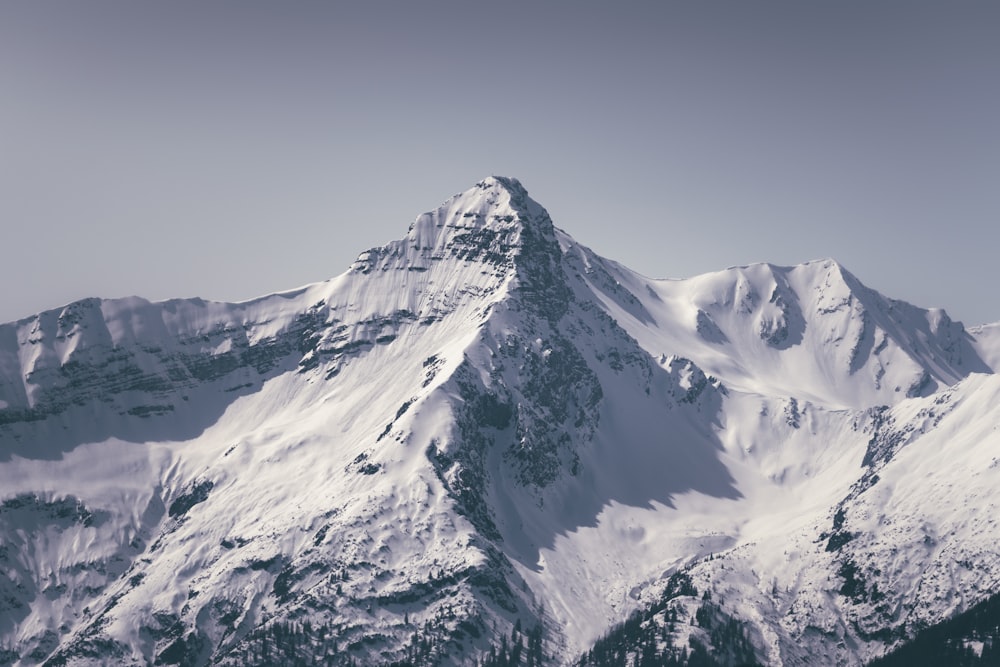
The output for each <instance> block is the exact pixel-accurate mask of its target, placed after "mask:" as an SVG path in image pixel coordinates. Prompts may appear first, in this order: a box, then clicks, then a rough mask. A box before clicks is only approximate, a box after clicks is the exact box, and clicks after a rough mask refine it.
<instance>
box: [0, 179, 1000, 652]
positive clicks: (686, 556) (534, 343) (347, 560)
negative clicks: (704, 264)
mask: <svg viewBox="0 0 1000 667" xmlns="http://www.w3.org/2000/svg"><path fill="white" fill-rule="evenodd" d="M991 332H992V329H991V328H989V327H983V328H979V329H975V330H973V331H972V332H971V333H970V332H967V331H965V329H964V327H962V326H961V324H960V323H954V322H951V321H950V319H948V318H947V315H946V314H944V313H943V311H935V310H923V309H919V308H916V307H914V306H910V305H909V304H905V303H903V302H899V301H894V300H891V299H887V298H885V297H882V296H881V295H879V294H878V293H877V292H874V291H873V290H869V289H868V288H866V287H864V285H863V284H862V283H860V281H857V279H856V278H854V277H853V275H851V274H850V273H849V272H847V271H846V270H845V269H843V268H842V267H840V265H839V264H837V263H835V262H833V261H831V260H820V261H816V262H809V263H806V264H803V265H798V266H795V267H776V266H774V265H769V264H757V265H749V266H746V267H735V268H731V269H727V270H725V271H721V272H716V273H713V274H705V275H704V276H699V277H695V278H691V279H687V280H671V281H663V280H651V279H648V278H645V277H643V276H640V275H639V274H637V273H634V272H632V271H630V270H628V269H627V268H626V267H624V266H622V265H620V264H618V263H616V262H613V261H611V260H606V259H604V258H602V257H600V256H598V255H596V254H595V253H593V252H592V251H591V250H589V249H587V248H585V247H583V246H581V245H579V244H577V243H576V242H575V241H574V240H573V239H572V238H571V237H569V236H568V235H567V234H566V233H565V232H563V231H562V230H560V229H558V228H556V227H555V226H554V225H553V223H552V220H551V219H550V217H549V216H548V213H547V212H546V211H545V209H544V208H543V207H541V206H540V205H539V204H537V203H536V202H534V201H533V200H532V199H530V197H529V196H528V194H527V191H526V190H524V188H523V186H521V185H520V183H519V182H517V181H516V180H514V179H506V178H503V177H492V178H490V179H486V180H484V181H482V182H480V183H479V184H477V185H476V186H474V187H473V188H472V189H470V190H468V191H466V192H464V193H461V194H459V195H455V196H454V197H452V198H451V199H449V200H447V201H446V202H445V203H444V204H442V206H441V207H439V208H438V209H435V210H434V211H431V212H429V213H427V214H424V215H422V216H419V217H418V218H417V219H416V221H415V222H414V223H413V225H411V227H410V229H409V231H408V232H407V235H406V237H405V238H404V239H402V240H400V241H394V242H391V243H389V244H386V245H384V246H381V247H379V248H373V249H371V250H369V251H366V252H363V253H361V254H360V255H359V258H358V260H357V261H356V262H355V263H354V264H352V266H351V267H350V268H349V269H348V271H347V272H346V273H344V274H342V275H341V276H338V277H336V278H333V279H331V280H328V281H325V282H322V283H316V284H314V285H309V286H305V287H302V288H299V289H296V290H292V291H289V292H284V293H277V294H273V295H268V296H265V297H260V298H258V299H254V300H250V301H246V302H242V303H239V304H224V303H215V302H208V301H203V300H171V301H167V302H161V303H149V302H146V301H144V300H141V299H136V298H132V299H125V300H113V301H101V300H96V299H91V300H85V301H81V302H76V303H74V304H70V305H69V306H67V307H65V308H62V309H54V310H50V311H46V312H44V313H41V314H39V315H37V316H34V317H29V318H24V319H22V320H19V321H18V322H15V323H9V324H4V325H0V401H3V403H0V488H2V489H3V492H2V493H0V539H2V540H3V545H2V546H3V547H4V549H6V551H3V554H2V555H0V563H2V564H3V565H4V566H5V568H6V572H8V574H7V575H6V578H5V579H2V580H0V595H2V596H3V597H2V599H3V600H5V601H6V602H7V610H6V612H2V613H0V648H3V650H5V651H7V653H4V655H10V656H15V657H14V658H10V659H9V660H8V662H11V663H17V664H31V663H32V662H36V663H42V662H44V663H46V664H52V665H56V664H81V665H82V664H100V663H101V662H106V661H107V660H111V659H113V660H115V661H116V662H121V663H122V664H149V663H154V662H158V663H161V664H265V663H266V660H265V659H264V657H263V651H264V650H265V648H267V650H278V649H277V648H276V647H277V646H278V645H280V646H282V647H283V648H281V650H282V651H291V653H283V654H282V655H285V659H287V661H289V662H292V661H293V660H292V658H294V659H295V660H325V661H327V662H330V663H332V664H349V663H350V661H351V660H355V661H361V662H362V663H363V664H381V663H384V664H389V663H392V662H397V663H399V662H400V661H402V663H404V664H473V663H474V662H476V661H478V660H482V659H486V660H488V659H489V658H488V657H489V655H491V653H490V652H491V651H492V652H493V653H492V655H494V656H496V655H497V651H500V650H501V649H503V650H512V645H509V644H510V643H511V642H513V641H514V637H515V636H520V637H521V641H527V639H528V637H529V635H530V638H531V645H532V648H531V651H528V650H527V649H524V653H523V654H522V658H523V659H524V660H527V659H529V658H528V657H527V655H528V653H529V652H530V653H531V655H532V657H531V658H530V659H531V660H534V661H535V663H534V664H538V660H540V659H541V658H540V657H539V656H540V655H541V656H545V663H546V664H549V663H551V664H568V663H570V662H574V661H576V660H577V658H578V657H580V656H581V655H583V654H584V653H585V652H586V651H587V650H588V649H589V648H590V647H592V646H593V645H594V642H595V641H596V640H597V639H598V638H599V637H600V636H601V635H603V634H604V633H606V632H608V631H609V630H610V628H612V626H613V625H614V624H615V623H616V622H620V621H624V620H625V619H626V618H627V616H628V614H629V613H631V612H633V611H636V610H641V609H643V608H646V606H647V605H653V607H650V608H659V607H656V605H659V604H660V602H659V600H660V599H661V595H664V591H673V592H674V593H676V592H677V591H678V590H682V589H683V590H684V591H688V589H687V588H684V587H681V588H677V587H676V582H677V581H678V580H677V579H676V578H675V575H677V576H682V575H683V576H685V577H689V578H690V581H691V582H692V585H694V586H697V588H698V590H700V591H702V592H708V593H711V594H712V595H713V596H714V598H713V599H714V600H716V602H713V603H712V604H713V605H715V606H714V607H712V611H710V612H709V611H704V612H698V610H699V609H701V608H702V607H704V606H705V603H704V602H698V600H697V599H696V598H695V596H692V595H687V594H685V595H680V596H675V597H672V598H670V600H669V601H668V605H667V607H664V608H662V609H661V611H659V612H657V613H659V614H660V616H656V617H655V618H654V617H652V616H651V617H650V620H649V621H647V622H649V623H654V624H660V623H661V620H662V624H661V625H657V628H658V630H657V632H659V633H660V635H661V636H667V635H669V636H671V637H673V639H674V640H676V641H673V643H672V644H671V646H675V647H676V646H681V645H687V644H688V642H689V641H690V640H691V639H692V638H693V639H694V640H695V641H696V643H697V642H701V643H702V645H703V648H704V650H706V651H708V654H709V655H711V654H712V651H720V653H718V656H717V657H719V659H721V656H722V655H723V653H721V652H722V651H724V650H725V649H724V648H723V647H722V646H721V645H719V646H718V647H715V646H714V645H713V644H712V642H711V638H710V637H709V633H707V632H705V631H703V629H699V627H700V626H698V625H697V624H689V625H684V624H681V625H680V626H678V625H677V624H676V621H668V620H667V619H666V616H663V614H664V613H668V611H669V609H673V610H674V611H673V612H669V613H675V612H682V614H681V615H682V616H683V615H684V614H686V618H690V617H691V616H693V615H695V614H696V612H698V613H700V614H702V616H704V614H709V615H712V617H713V618H716V617H718V618H719V619H722V618H728V619H731V620H732V621H733V622H737V623H738V624H740V627H744V628H745V632H746V636H747V637H749V639H748V640H747V641H748V642H749V644H748V645H749V646H751V647H752V650H753V652H754V654H755V655H756V656H757V659H758V660H759V661H762V662H765V663H767V664H798V663H800V662H802V661H811V660H815V659H818V658H819V657H821V656H826V655H828V654H829V655H836V656H837V661H838V662H842V663H845V664H860V663H861V662H862V661H864V660H868V659H870V658H871V657H874V656H876V655H880V654H881V653H883V652H884V651H885V650H887V649H888V648H889V647H891V646H893V645H895V643H898V642H899V641H902V638H904V637H905V636H907V633H910V632H911V630H912V628H914V627H916V626H915V624H918V623H929V622H935V620H941V619H943V618H945V617H946V616H947V615H948V614H951V613H954V612H955V611H956V610H958V609H960V607H961V605H962V604H965V605H966V606H971V604H972V603H974V602H975V601H976V600H977V599H978V598H981V596H983V595H985V593H986V592H987V591H985V590H984V589H982V587H979V586H978V585H977V581H978V580H979V579H978V578H980V577H987V576H994V575H1000V572H998V571H997V568H998V567H1000V566H998V565H997V564H996V563H994V562H993V560H991V559H989V558H987V555H986V554H987V553H988V551H986V549H987V546H986V544H987V542H988V540H989V539H990V535H992V533H991V532H990V529H989V527H988V525H986V524H982V523H981V522H977V523H974V524H973V525H975V526H976V530H977V531H978V533H976V534H975V535H979V536H978V537H976V536H975V535H971V536H970V534H969V533H968V532H967V531H966V530H965V529H963V528H962V522H961V515H960V512H958V510H957V509H955V508H958V507H961V503H960V502H958V501H957V500H948V501H947V502H946V500H947V497H946V495H945V494H946V490H947V489H949V488H954V487H955V484H956V481H957V482H958V483H961V481H962V480H965V479H966V477H968V478H969V479H974V480H975V482H974V483H967V484H965V485H964V488H962V487H960V488H959V490H957V491H952V493H953V494H958V495H961V494H965V497H967V498H968V499H969V502H975V503H979V504H982V503H987V504H988V503H989V502H991V501H990V497H991V496H990V491H989V489H990V488H991V486H990V485H991V484H992V480H993V478H992V477H991V475H992V473H990V472H988V471H989V470H992V468H989V467H988V468H986V472H982V471H978V469H976V468H975V467H974V466H972V464H971V463H970V466H969V467H966V468H960V469H961V471H962V476H956V477H947V476H943V477H941V478H940V482H934V484H933V485H932V486H930V487H928V488H929V489H930V493H929V497H933V498H935V499H936V500H935V502H937V503H938V504H939V505H941V506H942V507H944V506H945V505H947V506H948V507H950V508H952V509H951V510H948V511H947V512H945V511H944V510H941V511H938V510H935V509H934V508H933V507H930V506H929V505H927V504H925V503H924V501H923V500H922V499H921V495H920V493H919V492H917V491H914V490H913V489H915V488H917V489H918V488H919V485H917V486H914V485H915V484H916V483H917V481H916V478H915V477H913V476H911V475H910V474H909V473H908V471H909V470H911V469H912V470H918V471H920V470H923V471H924V472H926V466H924V467H922V466H921V465H919V464H917V463H913V462H912V459H913V456H914V454H913V452H928V454H926V455H925V458H927V460H928V461H938V462H939V463H938V465H942V464H941V463H940V461H941V460H942V457H945V460H946V459H947V457H948V456H953V455H954V454H948V453H942V452H939V451H938V449H941V447H940V446H939V445H940V443H948V442H954V443H958V444H957V445H952V447H959V448H962V451H966V452H971V453H973V454H974V456H975V457H976V461H979V460H985V459H984V458H983V457H986V456H987V453H988V452H989V451H990V446H991V445H992V444H993V443H995V441H996V438H997V436H996V435H995V433H994V432H993V431H991V430H990V429H989V428H988V427H987V426H988V424H989V415H990V414H993V411H994V410H995V409H994V408H993V407H991V406H992V405H993V404H992V403H991V397H993V396H994V395H996V394H997V393H1000V387H998V386H996V385H997V381H996V378H995V376H993V375H989V373H990V372H991V371H992V367H991V361H992V360H994V359H995V358H996V350H1000V346H996V344H995V339H994V338H991V337H990V333H991ZM977 335H979V337H978V338H977V337H976V336H977ZM376 378H381V379H383V381H381V382H375V381H373V379H376ZM970 415H981V417H980V419H978V420H975V419H973V420H972V421H971V422H970V423H969V424H966V423H965V422H969V421H970ZM925 443H929V444H925ZM947 451H948V452H950V451H951V450H947ZM901 460H908V461H911V462H910V463H908V464H907V465H902V464H900V463H898V461H901ZM985 465H987V466H989V465H990V464H989V462H988V461H986V462H985ZM956 469H958V468H956ZM956 475H957V473H956ZM883 480H894V481H892V483H891V484H890V483H889V482H887V481H883ZM949 485H950V486H949ZM896 490H899V492H898V493H896ZM904 491H905V492H904ZM885 498H889V499H890V500H891V501H892V502H894V503H895V506H897V507H899V508H901V509H899V513H898V516H897V517H890V516H888V515H886V514H885V513H884V512H882V513H880V512H879V510H878V508H879V507H880V505H879V502H880V501H879V500H878V499H885ZM873 517H875V518H873ZM879 517H881V518H879ZM887 520H889V521H891V520H895V521H896V523H897V524H898V525H899V526H900V528H899V531H897V532H896V533H893V538H892V539H891V540H890V539H888V538H884V537H882V536H880V531H882V528H881V527H880V526H882V525H883V524H882V523H880V522H883V521H887ZM932 524H933V525H934V526H935V537H934V539H935V540H937V541H939V542H941V543H943V544H947V545H950V546H949V547H948V548H949V549H951V551H947V552H946V553H949V554H953V560H962V561H963V562H967V563H969V564H970V565H969V567H968V568H966V569H965V570H964V572H966V574H962V575H961V576H959V575H956V574H955V573H953V572H952V571H951V569H949V568H951V567H952V566H951V565H949V563H951V562H953V561H952V560H942V559H941V558H940V557H939V556H938V553H939V552H938V551H935V550H933V549H931V550H927V549H925V548H924V547H922V546H920V541H919V540H914V541H915V544H914V545H911V546H907V547H906V550H905V555H906V557H907V558H909V559H910V560H909V562H910V563H911V565H906V566H905V567H903V566H902V565H900V563H902V560H901V559H902V556H899V555H893V552H892V551H891V549H892V548H893V546H895V547H896V549H897V550H898V549H899V548H900V547H899V544H898V543H899V541H900V540H901V539H902V538H901V537H900V536H901V535H902V536H913V535H918V534H921V532H920V531H921V530H923V528H921V526H923V525H932ZM938 529H940V530H938ZM948 531H951V532H948ZM921 539H922V538H921ZM777 541H784V542H785V544H786V548H785V553H784V554H782V553H781V550H780V549H774V548H771V547H769V546H768V545H769V544H770V543H772V542H777ZM904 542H905V540H904ZM905 544H907V545H909V542H905ZM963 544H964V545H966V546H963ZM75 545H84V547H83V548H78V546H75ZM911 547H912V548H911ZM789 550H792V552H793V554H794V559H793V560H789V558H790V557H789V556H788V552H789ZM949 558H950V557H949ZM962 567H964V566H962ZM947 576H950V577H952V579H953V580H954V581H956V582H958V583H956V585H955V588H954V590H953V591H952V594H951V595H949V596H947V597H943V598H941V599H940V600H938V599H937V598H934V597H933V595H930V594H928V593H927V589H925V588H922V587H921V586H920V582H921V581H923V580H925V579H926V580H927V581H935V580H942V579H941V578H942V577H947ZM768 577H773V582H772V581H768ZM894 577H895V579H894ZM671 582H674V583H671ZM772 584H773V585H772ZM929 585H930V584H928V586H929ZM772 591H773V592H772ZM779 591H780V594H779ZM922 591H923V592H922ZM671 595H673V593H671ZM880 595H881V596H882V597H879V596H880ZM928 595H930V597H928ZM722 600H725V601H726V602H725V603H723V602H722ZM962 600H964V601H965V602H962ZM918 603H919V604H922V605H924V609H923V611H922V612H921V614H922V615H917V616H913V617H912V618H911V617H910V616H908V615H905V614H902V613H895V614H894V613H892V611H891V610H892V608H893V607H892V605H893V604H895V605H897V609H898V608H902V607H901V605H909V604H918ZM671 605H672V606H671ZM907 613H909V612H907ZM654 616H655V615H654ZM657 619H661V620H657ZM917 619H919V620H917ZM306 622H308V623H309V628H310V629H309V630H308V632H307V631H306V630H305V629H304V625H303V624H304V623H306ZM719 622H720V623H721V622H722V621H719ZM727 622H728V621H727ZM670 623H674V626H673V628H674V629H672V630H671V629H670V627H671V626H670ZM817 627H818V628H822V632H821V633H820V634H819V635H815V634H813V633H811V631H810V628H817ZM515 628H521V629H520V630H517V631H516V632H515ZM319 629H322V633H323V634H322V635H319V634H317V633H318V632H319ZM296 633H298V634H296ZM671 633H673V634H671ZM289 637H299V639H297V640H295V642H298V643H294V642H293V643H289V642H291V641H292V640H290V639H289ZM303 637H308V639H303ZM501 638H502V639H503V642H506V643H505V644H504V646H506V648H505V649H504V648H503V646H501ZM276 642H277V643H276ZM282 642H284V643H282ZM656 650H658V651H660V652H661V654H660V657H661V658H664V659H666V653H665V652H666V651H668V650H672V649H668V648H667V647H666V644H664V645H662V646H660V647H659V648H658V649H656ZM678 655H679V654H678ZM273 657H274V656H273V655H272V658H273ZM262 661H263V662H262ZM0 662H2V661H0Z"/></svg>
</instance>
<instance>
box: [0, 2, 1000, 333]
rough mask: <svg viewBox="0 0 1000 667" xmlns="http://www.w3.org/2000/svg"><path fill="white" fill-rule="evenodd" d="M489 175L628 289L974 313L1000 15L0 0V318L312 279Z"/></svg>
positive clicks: (256, 289)
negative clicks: (81, 302)
mask: <svg viewBox="0 0 1000 667" xmlns="http://www.w3.org/2000/svg"><path fill="white" fill-rule="evenodd" d="M490 174H501V175H508V176H515V177H517V178H519V179H520V180H521V182H522V183H523V184H524V185H525V187H527V188H528V190H529V192H530V193H531V194H532V196H533V197H534V198H535V199H537V200H538V201H539V202H540V203H541V204H543V205H544V206H546V207H547V208H548V210H549V212H550V213H551V214H552V217H553V219H554V221H555V223H556V224H557V225H558V226H560V227H562V228H563V229H565V230H566V231H567V232H569V233H570V234H571V235H573V236H574V237H575V238H576V239H577V240H578V241H580V242H582V243H584V244H586V245H589V246H591V247H592V248H593V249H594V250H596V251H597V252H598V253H600V254H602V255H605V256H607V257H610V258H612V259H616V260H618V261H621V262H622V263H624V264H626V265H628V266H630V267H632V268H634V269H636V270H638V271H640V272H642V273H644V274H646V275H649V276H653V277H674V278H681V277H687V276H691V275H695V274H698V273H703V272H706V271H713V270H717V269H722V268H725V267H727V266H732V265H737V264H747V263H752V262H758V261H769V262H773V263H777V264H796V263H799V262H802V261H806V260H809V259H816V258H820V257H834V258H836V259H838V260H839V261H840V262H841V263H843V264H844V265H846V266H847V267H848V268H849V269H850V270H851V271H852V272H853V273H855V274H856V275H857V276H858V277H859V278H860V279H861V280H862V282H865V283H866V284H868V285H869V286H870V287H873V288H875V289H877V290H879V291H881V292H883V293H885V294H887V295H888V296H892V297H896V298H901V299H905V300H907V301H911V302H913V303H915V304H917V305H920V306H924V307H930V306H941V307H944V308H946V309H947V310H948V311H949V312H950V313H951V314H952V316H953V317H955V318H956V319H961V320H963V321H964V322H965V323H966V324H967V325H974V324H979V323H984V322H992V321H997V320H1000V298H998V296H997V293H998V284H997V283H998V280H997V266H998V264H1000V262H998V260H1000V224H998V223H1000V3H997V2H993V1H991V0H981V1H978V2H972V1H964V0H955V1H951V0H949V1H947V2H946V1H940V2H924V1H922V0H900V1H893V0H864V1H857V2H855V1H851V0H847V1H842V0H839V1H837V2H819V1H817V2H803V1H801V0H795V1H788V2H768V1H763V0H761V1H754V2H745V1H742V0H740V1H737V0H733V1H731V2H714V1H712V0H698V1H697V2H695V1H694V0H690V1H684V2H680V1H678V2H668V1H663V2H652V1H649V2H627V1H623V2H610V1H603V2H588V1H586V0H584V1H579V0H578V1H574V2H544V1H543V2H521V1H519V0H514V1H505V2H488V3H487V2H476V1H473V0H466V1H464V2H435V1H430V2H424V1H421V2H412V1H408V2H402V1H400V2H382V1H379V0H374V1H365V2H320V1H307V0H301V1H300V0H291V1H288V2H285V1H279V0H271V1H268V2H261V1H257V0H238V1H235V0H233V1H226V0H214V1H211V2H206V1H204V0H197V1H189V0H170V1H163V2H155V3H154V2H135V1H133V0H122V1H120V2H111V1H107V0H90V1H88V2H79V1H75V0H73V1H70V0H66V1H64V2H53V1H50V0H30V1H29V0H23V1H15V0H9V1H8V0H0V285H2V291H0V321H8V320H12V319H16V318H20V317H24V316H27V315H29V314H32V313H34V312H37V311H39V310H42V309H47V308H53V307H57V306H60V305H62V304H65V303H67V302H69V301H72V300H75V299H78V298H82V297H86V296H103V297H116V296H125V295H130V294H138V295H140V296H145V297H147V298H151V299H164V298H168V297H186V296H202V297H205V298H210V299H220V300H242V299H247V298H250V297H253V296H257V295H260V294H264V293H268V292H273V291H278V290H283V289H289V288H293V287H296V286H298V285H301V284H304V283H308V282H314V281H319V280H324V279H326V278H329V277H332V276H334V275H337V274H339V273H341V272H342V271H343V270H345V269H346V267H347V266H348V265H349V263H350V262H351V261H352V260H353V259H354V257H356V256H357V254H358V253H359V252H361V251H362V250H364V249H366V248H368V247H371V246H376V245H381V244H383V243H385V242H387V241H389V240H392V239H395V238H399V237H401V236H402V235H403V234H404V233H405V231H406V229H407V226H408V225H409V223H410V222H411V221H412V220H413V218H415V217H416V216H417V215H418V214H420V213H421V212H423V211H425V210H428V209H431V208H434V207H435V206H437V205H438V204H439V203H440V202H441V201H443V200H444V199H446V198H447V197H449V196H450V195H452V194H454V193H456V192H459V191H461V190H465V189H467V188H468V187H470V186H472V185H473V184H474V183H475V182H476V181H478V180H480V179H481V178H483V177H485V176H488V175H490Z"/></svg>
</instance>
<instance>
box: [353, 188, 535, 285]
mask: <svg viewBox="0 0 1000 667" xmlns="http://www.w3.org/2000/svg"><path fill="white" fill-rule="evenodd" d="M525 229H529V230H530V231H528V232H527V233H526V234H525V233H523V232H524V231H525ZM529 237H530V238H531V239H535V238H536V237H545V238H554V232H553V226H552V220H551V219H550V218H549V215H548V213H547V212H546V211H545V209H544V208H542V206H541V205H540V204H538V203H537V202H535V201H534V200H532V199H531V198H530V197H529V196H528V191H527V190H526V189H525V188H524V186H523V185H521V183H520V181H518V180H517V179H516V178H511V177H507V176H490V177H488V178H485V179H483V180H481V181H479V182H478V183H476V184H475V185H474V186H472V187H471V188H469V189H468V190H466V191H464V192H461V193H459V194H456V195H454V196H452V197H451V198H449V199H448V200H446V201H445V202H444V203H442V204H441V205H440V206H439V207H438V208H436V209H434V210H433V211H428V212H426V213H424V214H422V215H420V216H418V217H417V219H416V220H414V222H413V223H412V224H411V225H410V228H409V230H408V231H407V235H406V237H405V238H403V239H401V240H399V241H393V242H391V243H389V244H387V245H385V246H383V247H381V248H373V249H371V250H368V251H366V252H364V253H362V254H361V255H360V257H358V259H357V261H355V263H354V264H353V265H352V267H351V270H352V271H360V272H361V273H369V272H370V271H372V270H374V269H376V268H379V269H382V270H388V269H390V268H397V269H407V270H416V271H420V270H427V269H429V268H430V266H431V264H432V263H433V262H437V261H441V260H444V259H448V258H453V259H457V260H460V261H481V262H485V263H487V264H493V265H502V264H506V265H510V264H511V262H512V261H513V258H514V257H515V256H516V255H517V254H519V250H520V248H521V245H522V243H523V242H526V241H527V239H528V238H529Z"/></svg>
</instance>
